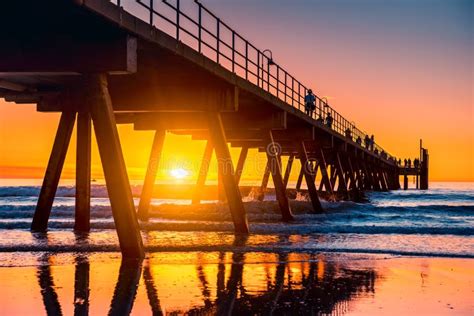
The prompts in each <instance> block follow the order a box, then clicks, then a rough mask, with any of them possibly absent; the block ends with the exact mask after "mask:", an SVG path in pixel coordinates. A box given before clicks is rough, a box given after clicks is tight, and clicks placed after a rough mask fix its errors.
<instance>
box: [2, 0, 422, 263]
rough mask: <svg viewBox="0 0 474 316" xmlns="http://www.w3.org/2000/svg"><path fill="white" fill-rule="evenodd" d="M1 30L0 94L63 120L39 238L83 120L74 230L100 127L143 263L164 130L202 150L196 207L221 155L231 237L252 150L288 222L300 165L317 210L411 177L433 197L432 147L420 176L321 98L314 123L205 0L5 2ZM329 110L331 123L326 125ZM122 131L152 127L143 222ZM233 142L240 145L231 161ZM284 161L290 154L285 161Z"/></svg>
mask: <svg viewBox="0 0 474 316" xmlns="http://www.w3.org/2000/svg"><path fill="white" fill-rule="evenodd" d="M190 4H191V5H190ZM143 12H145V14H143ZM163 12H168V13H167V14H165V13H163ZM169 12H172V13H171V14H170V13H169ZM210 24H212V25H215V28H212V29H210V28H209V27H206V26H205V25H210ZM0 26H1V28H0V29H1V31H0V34H1V35H0V39H1V42H2V46H1V47H2V49H0V97H3V98H5V99H6V100H7V101H11V102H15V103H18V104H22V103H25V104H31V103H34V104H36V105H37V110H38V111H41V112H60V113H62V114H61V119H60V122H59V126H58V130H57V134H56V138H55V141H54V146H53V149H52V152H51V157H50V160H49V163H48V166H47V169H46V174H45V177H44V182H43V186H42V189H41V193H40V196H39V200H38V205H37V208H36V212H35V215H34V218H33V223H32V230H34V231H45V230H46V229H47V225H48V219H49V216H50V213H51V207H52V204H53V200H54V196H55V193H56V189H57V186H58V182H59V178H60V174H61V171H62V167H63V164H64V159H65V156H66V152H67V149H68V146H69V142H70V138H71V134H72V131H73V127H74V124H75V122H76V121H77V126H78V128H77V139H78V140H77V144H76V146H77V166H76V169H77V170H76V224H75V229H76V230H78V231H88V230H89V229H90V223H89V221H90V168H91V158H90V155H91V149H90V144H91V129H92V126H93V128H94V131H95V135H96V138H97V143H98V146H99V153H100V157H101V161H102V165H103V169H104V175H105V180H106V185H107V190H108V193H109V198H110V201H111V206H112V212H113V217H114V220H115V226H116V229H117V233H118V236H119V241H120V246H121V249H122V252H123V255H124V256H127V257H142V256H143V254H144V252H143V245H142V240H141V236H140V229H139V224H138V219H141V220H146V219H147V218H148V209H149V205H150V200H151V198H152V192H153V185H154V182H155V176H156V174H157V171H158V170H159V168H160V166H159V161H160V154H161V150H162V146H163V141H164V138H165V135H166V133H165V132H171V133H175V134H181V135H191V136H192V138H193V139H196V140H206V141H207V146H206V150H205V152H204V153H203V161H202V166H201V172H200V176H199V179H198V181H197V188H196V193H195V195H194V196H193V203H199V200H200V197H199V190H200V188H202V186H203V185H204V183H205V178H206V174H207V170H208V164H209V159H210V156H211V155H212V152H213V151H214V152H215V154H216V156H217V158H218V172H219V183H220V184H221V187H222V188H223V193H225V196H222V199H223V200H225V201H226V203H228V205H229V209H230V212H231V215H232V219H233V222H234V225H235V231H236V233H243V234H246V233H248V232H249V226H248V222H247V217H246V212H245V208H244V204H243V202H242V196H241V191H240V190H239V180H240V175H241V173H242V170H243V168H244V166H245V160H246V156H247V153H248V150H249V149H251V148H257V149H258V150H259V151H260V152H262V154H263V153H264V154H265V155H266V157H267V160H268V163H267V166H266V168H265V170H264V172H263V174H262V185H261V198H262V197H263V194H264V191H265V190H264V189H265V188H266V187H267V183H268V180H269V177H270V175H271V177H272V179H273V183H274V186H275V193H276V197H277V201H278V205H279V209H280V211H281V218H282V220H283V221H291V220H292V219H293V214H292V211H291V207H290V203H289V198H288V194H287V190H288V189H289V188H288V183H289V181H288V180H289V174H290V171H291V168H292V165H293V162H294V160H295V159H296V160H299V161H300V162H301V165H302V168H301V170H300V176H299V179H298V183H297V185H296V189H297V190H299V189H300V188H301V183H302V181H303V179H304V181H305V182H306V186H307V190H308V195H309V197H310V200H311V205H312V209H313V212H315V213H321V212H324V209H323V207H322V206H321V202H320V196H321V194H322V193H323V192H324V195H325V196H327V197H329V199H331V197H336V196H339V197H342V198H345V199H352V200H357V199H358V198H360V196H361V193H362V192H364V191H369V190H375V191H388V190H397V189H399V188H400V183H399V177H400V176H401V175H403V176H404V177H405V178H406V177H407V175H409V174H413V172H416V174H419V176H420V188H421V189H427V188H428V154H427V151H426V149H423V150H424V153H425V156H423V157H424V158H423V159H422V164H421V166H422V167H421V169H417V170H416V171H414V170H411V169H405V168H402V167H400V166H399V164H398V163H397V158H395V157H394V156H392V155H390V154H389V153H388V152H387V151H386V150H384V149H383V148H382V147H380V146H379V145H378V144H373V143H372V144H369V145H366V144H365V143H364V141H363V140H364V138H365V137H366V136H368V134H367V133H366V132H363V131H362V130H360V129H359V128H357V127H356V126H355V125H354V124H353V123H352V122H351V121H350V120H348V119H345V118H344V117H342V116H341V115H340V114H339V113H338V112H337V111H335V110H334V109H333V108H332V107H331V106H330V105H329V104H328V103H327V101H326V100H324V99H322V98H319V97H318V96H316V104H315V105H316V109H315V112H314V114H313V115H312V116H308V115H306V114H305V113H304V96H305V94H306V91H307V89H308V88H307V87H306V86H305V85H304V84H303V83H301V82H300V81H298V80H297V79H296V78H295V77H294V76H292V75H291V74H290V73H288V72H287V71H286V70H285V69H284V68H282V67H281V66H280V65H278V64H276V63H275V62H274V61H273V59H272V56H271V55H270V56H268V54H266V52H265V51H261V50H260V49H258V48H257V47H256V46H255V45H254V44H252V43H250V42H249V41H247V40H246V39H245V38H244V37H243V36H242V35H240V34H238V33H237V32H236V31H235V30H234V29H232V28H231V27H229V26H228V25H227V24H226V23H224V22H223V21H222V20H220V19H219V18H218V17H217V16H215V15H214V14H213V13H212V12H211V11H210V10H208V9H207V8H206V7H204V6H203V5H202V4H201V3H200V2H198V1H195V2H193V3H190V2H189V3H187V5H186V8H184V7H181V6H180V1H179V0H177V1H174V2H172V3H171V2H168V1H162V2H161V1H160V2H159V3H157V2H156V1H151V2H150V1H127V2H126V3H125V1H122V2H121V1H118V2H117V1H115V2H111V1H108V0H51V1H47V2H44V1H33V0H26V1H21V2H18V1H8V2H3V3H2V4H0ZM165 26H167V27H165ZM170 29H171V30H172V31H170ZM328 115H331V117H332V118H333V122H332V124H327V123H325V122H324V121H322V120H321V119H323V120H324V118H326V117H327V116H328ZM117 124H133V126H134V128H135V130H149V131H154V132H155V138H154V141H153V144H150V146H152V150H151V156H150V159H149V164H148V170H147V173H146V177H145V180H144V185H143V192H142V195H141V199H140V204H139V206H138V213H136V210H135V205H134V203H133V199H132V194H131V190H130V184H129V179H128V176H127V172H126V166H125V162H124V159H123V155H122V148H121V145H120V140H119V137H118V133H117ZM229 145H230V146H232V147H239V148H241V154H240V157H239V161H238V163H237V164H236V166H234V164H233V162H232V159H231V156H230V151H229ZM283 156H288V157H289V159H288V164H287V165H286V166H283V165H282V157H283ZM318 173H320V175H321V181H319V183H316V182H315V179H316V175H317V174H318Z"/></svg>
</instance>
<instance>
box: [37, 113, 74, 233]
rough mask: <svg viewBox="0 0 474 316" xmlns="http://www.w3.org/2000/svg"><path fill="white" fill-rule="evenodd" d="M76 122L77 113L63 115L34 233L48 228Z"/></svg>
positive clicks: (44, 182) (39, 203) (45, 176)
mask: <svg viewBox="0 0 474 316" xmlns="http://www.w3.org/2000/svg"><path fill="white" fill-rule="evenodd" d="M75 120H76V113H75V112H69V111H67V112H63V113H62V114H61V119H60V120H59V126H58V130H57V132H56V138H55V139H54V144H53V149H52V150H51V156H50V157H49V162H48V166H47V168H46V173H45V175H44V180H43V185H42V186H41V191H40V195H39V198H38V203H37V204H36V210H35V214H34V216H33V222H32V224H31V230H32V231H41V232H44V231H46V230H47V228H48V220H49V216H50V215H51V208H52V206H53V201H54V196H55V195H56V190H57V189H58V183H59V178H60V177H61V171H62V170H63V165H64V159H65V158H66V153H67V149H68V147H69V141H70V140H71V135H72V130H73V128H74V122H75Z"/></svg>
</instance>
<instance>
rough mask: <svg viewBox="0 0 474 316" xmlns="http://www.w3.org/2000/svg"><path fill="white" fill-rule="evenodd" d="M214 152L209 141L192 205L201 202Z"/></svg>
mask: <svg viewBox="0 0 474 316" xmlns="http://www.w3.org/2000/svg"><path fill="white" fill-rule="evenodd" d="M213 151H214V146H212V143H211V141H209V140H208V141H207V143H206V148H205V149H204V155H203V157H202V161H201V167H200V168H199V174H198V178H197V182H196V187H195V188H194V193H193V197H192V204H199V203H200V202H201V191H202V190H203V189H204V184H205V183H206V178H207V173H208V172H209V164H210V162H211V157H212V152H213Z"/></svg>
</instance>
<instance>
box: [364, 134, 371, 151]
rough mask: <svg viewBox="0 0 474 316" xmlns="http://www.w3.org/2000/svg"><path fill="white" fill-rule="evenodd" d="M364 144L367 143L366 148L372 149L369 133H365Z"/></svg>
mask: <svg viewBox="0 0 474 316" xmlns="http://www.w3.org/2000/svg"><path fill="white" fill-rule="evenodd" d="M364 144H365V149H367V150H370V138H369V135H365V138H364Z"/></svg>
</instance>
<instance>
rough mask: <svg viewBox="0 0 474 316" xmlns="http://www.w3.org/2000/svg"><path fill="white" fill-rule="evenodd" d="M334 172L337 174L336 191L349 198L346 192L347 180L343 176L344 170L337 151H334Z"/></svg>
mask: <svg viewBox="0 0 474 316" xmlns="http://www.w3.org/2000/svg"><path fill="white" fill-rule="evenodd" d="M335 165H336V172H337V173H338V174H339V186H338V191H341V192H342V193H343V194H344V196H345V198H346V199H349V195H348V192H347V181H346V178H345V173H346V172H345V170H344V168H343V166H342V162H341V157H340V155H339V152H337V153H336V163H335Z"/></svg>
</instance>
